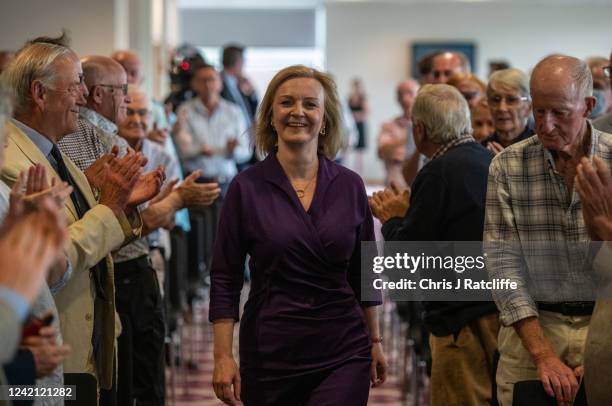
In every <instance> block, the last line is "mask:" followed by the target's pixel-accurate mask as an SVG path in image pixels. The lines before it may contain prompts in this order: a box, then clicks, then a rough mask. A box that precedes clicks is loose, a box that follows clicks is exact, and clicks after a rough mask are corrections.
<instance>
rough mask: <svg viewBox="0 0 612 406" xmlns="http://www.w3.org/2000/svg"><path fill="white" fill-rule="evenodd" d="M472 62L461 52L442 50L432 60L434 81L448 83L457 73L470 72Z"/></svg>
mask: <svg viewBox="0 0 612 406" xmlns="http://www.w3.org/2000/svg"><path fill="white" fill-rule="evenodd" d="M470 71H471V68H470V63H469V61H468V60H467V58H466V57H465V55H463V54H462V53H460V52H442V53H441V54H438V55H436V56H435V57H434V58H433V61H432V74H433V80H434V83H446V82H447V81H448V79H449V78H450V77H451V76H453V75H454V74H456V73H461V72H465V73H470Z"/></svg>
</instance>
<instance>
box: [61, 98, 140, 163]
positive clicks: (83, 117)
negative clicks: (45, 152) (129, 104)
mask: <svg viewBox="0 0 612 406" xmlns="http://www.w3.org/2000/svg"><path fill="white" fill-rule="evenodd" d="M90 119H91V120H90ZM107 121H108V120H107V119H106V118H104V117H102V116H101V115H99V114H98V113H96V112H95V111H93V110H89V109H86V108H84V107H82V108H81V110H80V114H79V120H78V124H77V130H76V131H75V132H74V133H72V134H68V135H66V136H64V137H63V138H62V139H61V140H60V141H59V142H58V143H57V146H58V147H59V149H60V150H61V151H62V152H63V153H64V154H66V155H68V156H69V157H70V159H72V161H73V162H74V163H75V164H76V166H77V167H78V168H79V169H80V170H81V171H83V172H84V171H85V170H86V169H87V168H89V167H90V166H91V165H92V164H93V163H94V162H95V161H96V160H98V159H99V158H100V157H101V156H102V155H104V154H109V153H110V152H111V150H112V148H113V145H117V146H118V147H119V156H123V155H125V153H126V152H127V148H128V145H127V142H126V141H125V140H124V139H123V138H121V137H119V136H118V135H116V134H115V133H112V132H108V131H106V130H105V129H104V128H107V129H109V130H113V127H111V126H110V125H108V124H107V123H106V122H107ZM96 123H103V125H104V128H102V127H97V126H96ZM111 124H112V123H111ZM113 125H114V124H113ZM114 131H117V126H114Z"/></svg>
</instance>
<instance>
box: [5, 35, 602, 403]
mask: <svg viewBox="0 0 612 406" xmlns="http://www.w3.org/2000/svg"><path fill="white" fill-rule="evenodd" d="M3 55H4V54H3ZM6 55H8V56H7V57H6V59H7V60H8V62H7V63H6V64H3V66H2V73H1V76H0V78H1V86H0V144H1V145H2V148H0V176H1V181H0V218H2V221H3V222H2V224H1V226H0V229H1V230H2V232H1V233H0V319H1V325H2V330H1V334H0V343H3V344H4V345H3V346H2V348H0V362H1V363H2V368H0V384H5V383H6V384H10V385H38V386H40V387H48V386H52V387H58V386H61V385H64V384H66V383H67V382H68V379H69V378H68V377H69V376H70V379H74V377H75V376H84V377H90V378H92V379H93V381H94V385H93V387H94V391H93V398H94V401H93V402H94V403H95V402H98V404H100V405H133V404H136V405H163V404H164V401H165V366H166V364H167V362H174V360H168V359H167V357H166V356H165V348H164V347H165V345H164V342H165V337H166V335H167V334H168V320H167V315H166V311H165V309H166V306H165V304H164V303H165V300H167V297H166V296H167V295H166V293H167V292H166V290H165V289H164V286H166V285H167V284H165V283H164V280H165V279H166V278H168V275H169V272H173V269H172V267H170V266H169V260H170V259H171V258H172V255H175V253H172V252H170V251H171V250H170V246H169V230H173V232H175V231H177V230H178V231H179V232H181V233H188V232H190V229H191V224H190V219H191V217H190V214H192V213H194V212H197V211H199V210H205V209H207V208H210V207H211V206H220V212H219V218H218V225H214V227H216V229H217V230H218V231H217V233H216V236H215V241H214V249H212V253H211V254H212V259H211V263H210V286H209V292H210V293H209V294H210V304H209V307H210V311H209V319H210V322H212V323H213V331H214V356H215V358H214V375H213V382H212V389H213V390H214V392H215V394H216V395H217V397H218V398H219V399H221V400H222V401H223V402H225V403H226V404H230V405H235V404H238V403H239V402H242V403H244V404H246V405H293V404H295V405H322V404H330V405H365V404H367V401H368V396H369V390H370V387H376V386H379V385H381V384H383V383H384V382H385V380H386V379H387V374H388V365H387V360H386V357H385V353H384V350H383V349H384V345H383V337H382V336H381V330H380V326H379V320H378V315H377V306H379V305H380V304H381V303H382V296H381V294H380V291H375V290H372V291H365V289H366V288H365V287H367V286H370V285H371V283H369V279H368V278H369V277H371V276H372V274H371V273H368V272H365V273H364V272H363V271H362V264H363V263H364V261H366V263H367V258H366V259H364V258H365V257H367V255H369V253H368V252H367V250H364V249H363V246H362V243H364V242H367V241H374V240H375V222H374V219H375V218H376V219H377V220H378V221H379V222H380V223H381V224H382V235H383V236H384V239H385V240H386V241H483V242H484V244H485V246H487V244H488V246H489V247H490V249H489V250H488V256H487V258H486V265H487V272H488V273H489V275H490V277H491V278H510V279H512V280H515V281H518V285H519V288H518V289H517V290H515V291H512V292H508V291H502V290H492V291H491V292H490V300H489V301H463V302H451V301H425V302H422V303H420V304H419V306H421V307H420V308H422V310H423V314H422V317H417V318H415V319H414V320H412V322H414V323H422V324H423V326H424V328H425V329H426V331H427V334H429V348H430V351H431V373H430V375H431V389H430V393H431V395H430V396H431V398H430V401H431V404H432V405H454V404H456V405H487V404H499V405H503V406H506V405H513V404H517V403H513V402H517V397H518V396H519V393H520V389H519V388H521V387H522V386H521V384H522V383H523V382H525V381H538V382H539V383H538V385H539V387H538V388H539V389H540V390H541V391H542V394H543V396H548V397H550V398H551V399H552V398H555V399H556V401H557V403H558V404H572V402H573V401H574V400H575V399H576V397H577V394H578V393H579V388H580V387H582V386H584V387H585V388H586V397H587V398H588V402H589V404H591V405H606V404H610V403H611V402H612V398H611V396H610V393H609V390H607V388H609V385H610V384H612V381H611V378H610V376H611V374H610V373H609V372H610V370H609V366H608V365H609V361H612V352H611V351H610V350H609V349H608V343H609V342H610V338H612V325H611V323H610V317H609V316H610V314H612V305H610V302H609V301H606V300H604V299H602V300H599V301H596V300H595V298H596V296H597V294H599V293H601V292H600V291H599V290H598V289H596V288H600V289H604V294H601V297H603V298H606V296H605V292H607V291H606V289H607V287H608V285H609V281H610V275H609V269H610V266H609V262H608V261H609V260H610V256H611V255H612V253H611V251H610V250H612V247H611V246H609V245H608V244H609V243H603V244H599V245H595V244H590V242H591V241H593V242H596V241H604V242H605V241H610V240H612V175H611V173H610V168H611V167H612V134H610V132H612V96H611V95H612V86H611V84H610V70H611V65H612V62H611V61H610V60H608V59H605V58H603V59H602V58H591V59H589V60H588V61H582V60H579V59H577V58H574V57H571V56H565V55H551V56H547V57H545V58H543V59H542V60H541V61H540V62H539V63H538V64H537V65H536V66H535V68H534V69H533V72H531V75H530V76H528V75H527V74H526V73H524V72H522V71H521V70H519V69H515V68H509V67H507V66H503V67H501V68H502V69H498V70H496V71H495V72H493V73H492V74H491V75H490V76H489V78H488V83H486V84H485V83H484V82H482V81H481V80H480V79H479V78H478V77H477V76H475V75H474V74H472V73H471V67H470V63H469V61H468V59H467V58H466V57H465V56H464V55H462V54H461V53H458V52H452V51H445V52H439V53H435V54H432V55H429V56H427V57H426V58H424V59H423V60H422V61H420V62H419V64H418V67H419V77H418V78H417V79H412V78H408V79H406V80H403V81H402V82H401V83H399V84H398V87H397V101H398V103H399V105H400V107H401V111H402V114H401V115H400V116H398V117H396V118H394V119H392V120H390V121H388V122H386V123H384V124H383V125H382V128H381V130H380V133H379V136H378V139H377V142H378V145H377V147H378V156H379V157H380V159H381V160H382V161H383V163H384V167H385V170H386V173H387V179H386V180H387V183H388V187H386V188H385V189H384V190H382V191H380V192H376V193H374V194H373V195H371V196H368V195H367V194H366V188H365V185H364V183H363V180H362V179H361V177H360V176H359V175H358V174H356V173H355V172H353V171H351V170H349V169H347V168H345V167H344V166H342V165H341V164H340V163H338V162H337V161H338V157H339V152H340V151H341V150H342V149H343V148H345V145H346V138H347V135H346V126H345V125H344V124H343V122H344V118H345V117H346V116H347V114H346V108H345V107H344V102H343V101H341V99H340V97H339V95H338V93H337V88H336V84H335V82H334V80H333V78H332V77H331V76H330V75H328V74H327V73H325V72H321V71H318V70H316V69H313V68H310V67H305V66H290V67H287V68H285V69H282V70H281V71H279V72H278V73H277V74H276V75H275V76H274V78H273V79H272V81H271V82H270V84H269V85H268V87H267V89H266V91H265V94H264V95H263V98H262V99H261V102H259V100H258V97H257V94H256V92H255V90H254V88H253V85H252V84H251V83H250V82H249V80H248V79H247V78H246V77H245V75H244V74H243V65H244V56H243V48H242V47H240V46H236V45H231V46H227V47H226V48H225V49H224V51H223V60H222V63H223V70H222V71H218V70H217V69H216V68H215V67H214V66H212V65H209V64H207V63H205V62H204V61H203V60H201V61H199V62H198V63H194V64H193V66H190V75H191V76H190V82H189V91H188V92H183V93H181V95H182V96H181V98H184V99H185V100H183V101H182V102H181V103H177V105H174V106H171V107H170V108H168V106H166V105H164V104H162V103H159V102H157V101H155V100H153V99H152V98H151V97H150V95H148V94H147V93H146V91H145V90H144V89H143V87H142V83H143V79H144V78H143V76H142V72H143V66H142V62H141V60H140V58H139V56H138V55H137V54H136V53H134V52H131V51H127V50H124V51H117V52H115V53H113V54H112V55H110V56H104V55H89V56H80V55H77V53H76V52H75V51H74V50H72V49H71V48H70V45H69V43H68V40H67V38H66V37H65V35H62V36H61V37H57V38H51V37H39V38H36V39H33V40H30V41H28V42H26V43H25V44H24V45H23V47H22V48H21V49H19V50H17V51H16V52H15V53H14V54H12V53H11V54H6ZM611 58H612V56H611ZM189 95H191V96H192V97H190V96H189ZM178 99H179V98H174V99H173V100H178ZM348 107H350V110H351V111H352V113H353V115H354V119H355V122H356V128H357V134H358V137H357V148H361V149H363V148H366V147H367V145H368V141H367V131H366V127H367V126H366V123H367V121H366V118H367V114H368V111H369V109H370V108H371V106H369V104H368V102H367V98H366V97H365V93H364V91H363V88H362V84H361V82H359V81H358V80H355V81H354V82H353V88H352V92H351V95H350V98H349V101H348ZM551 241H553V242H555V243H556V244H558V245H562V246H563V247H564V249H563V250H560V251H559V252H557V253H556V255H555V257H554V260H549V261H548V262H546V261H544V262H542V261H540V260H539V259H537V258H535V257H534V258H532V257H530V256H529V255H523V254H524V253H521V252H520V251H521V249H522V250H523V251H529V249H528V248H530V246H529V244H531V243H534V242H551ZM517 247H519V248H517ZM543 264H544V265H543ZM542 279H546V280H562V281H564V283H565V284H564V285H562V287H563V288H561V289H559V290H558V291H556V292H555V294H556V296H555V297H553V298H548V300H542V299H541V297H540V296H537V297H536V296H535V295H534V293H533V291H532V290H531V289H529V286H528V285H529V283H530V281H531V280H542ZM245 281H248V282H249V284H250V291H249V299H248V301H247V302H246V304H245V305H244V310H243V311H241V309H240V306H241V292H242V289H243V286H244V284H245ZM567 281H571V283H569V284H568V283H567ZM576 291H580V292H587V293H589V295H587V297H586V298H581V299H580V300H578V299H575V295H573V294H575V292H576ZM237 321H240V326H241V329H240V334H239V342H238V347H239V349H240V354H239V359H236V357H235V356H234V354H233V348H234V324H235V323H236V322H237ZM583 381H584V385H582V382H583ZM70 382H72V381H70ZM0 402H2V401H0ZM35 402H36V404H44V405H62V404H63V403H64V400H63V399H62V398H39V399H36V401H35Z"/></svg>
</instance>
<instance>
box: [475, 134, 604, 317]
mask: <svg viewBox="0 0 612 406" xmlns="http://www.w3.org/2000/svg"><path fill="white" fill-rule="evenodd" d="M589 129H590V131H591V145H590V150H589V152H588V156H589V157H593V156H595V155H597V156H599V157H600V158H602V159H603V160H604V161H605V162H606V163H607V164H608V165H609V166H612V135H611V134H606V133H602V132H600V131H598V130H596V129H593V128H592V126H591V124H590V123H589ZM483 240H484V242H485V249H486V253H487V256H486V264H487V270H488V272H489V274H490V277H491V279H493V278H499V279H504V278H509V279H512V280H513V281H517V282H518V283H519V288H518V289H517V290H495V291H493V298H494V299H495V301H496V303H497V306H498V308H499V310H500V319H501V322H502V323H503V324H504V325H511V324H513V323H515V322H517V321H519V320H522V319H524V318H527V317H532V316H537V315H538V310H537V305H536V300H542V297H543V296H544V297H545V298H546V299H544V300H542V301H553V302H556V301H559V302H562V301H576V300H577V299H576V297H577V296H578V295H580V296H581V297H583V299H582V300H589V299H588V297H591V299H590V300H592V297H593V296H592V293H593V280H592V276H593V275H592V269H591V264H590V259H589V240H590V238H589V235H588V233H587V230H586V227H585V225H584V220H583V217H582V206H581V203H580V200H579V196H578V194H577V192H576V190H575V188H574V189H572V190H571V191H568V188H567V186H566V184H565V182H564V180H563V177H562V176H561V175H560V174H559V173H558V172H557V171H556V169H555V162H554V159H553V156H552V154H551V152H550V151H548V150H547V149H545V148H544V147H543V145H542V143H541V142H540V140H539V139H538V137H531V138H528V139H527V140H524V141H522V142H520V143H517V144H514V145H511V146H510V147H508V148H506V149H504V151H502V152H501V153H500V154H499V155H497V156H496V157H495V158H494V159H493V161H492V163H491V166H490V168H489V180H488V188H487V203H486V215H485V229H484V236H483ZM550 249H553V250H554V251H545V250H550ZM550 252H553V254H550ZM534 283H535V284H536V287H537V288H538V291H537V294H538V297H537V298H534V297H533V296H532V293H533V292H535V291H534V290H529V289H532V287H533V285H532V284H534ZM552 287H554V291H553V292H547V288H549V289H552ZM548 299H552V300H548ZM578 300H580V299H578Z"/></svg>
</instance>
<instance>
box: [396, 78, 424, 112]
mask: <svg viewBox="0 0 612 406" xmlns="http://www.w3.org/2000/svg"><path fill="white" fill-rule="evenodd" d="M419 87H420V85H419V82H417V81H416V80H414V79H406V80H404V81H403V82H400V83H399V84H398V85H397V102H398V103H399V104H400V106H402V110H403V111H404V116H405V117H407V118H409V117H410V114H411V113H412V105H413V104H414V99H415V98H416V95H417V93H418V92H419Z"/></svg>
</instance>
